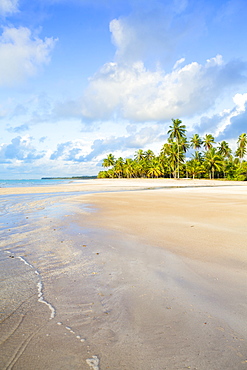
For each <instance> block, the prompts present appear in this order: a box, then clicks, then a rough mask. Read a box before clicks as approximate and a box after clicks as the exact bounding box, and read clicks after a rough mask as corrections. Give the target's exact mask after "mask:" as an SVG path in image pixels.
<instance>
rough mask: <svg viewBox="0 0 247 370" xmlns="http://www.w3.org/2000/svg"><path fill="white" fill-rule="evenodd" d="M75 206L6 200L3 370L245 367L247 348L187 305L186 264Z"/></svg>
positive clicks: (38, 198)
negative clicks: (98, 224)
mask: <svg viewBox="0 0 247 370" xmlns="http://www.w3.org/2000/svg"><path fill="white" fill-rule="evenodd" d="M75 199H76V198H75V196H74V195H68V194H66V195H64V194H63V195H61V194H56V195H54V194H49V195H35V196H34V195H25V196H8V197H2V200H3V202H2V206H1V214H2V216H1V242H0V264H1V269H0V293H1V298H2V299H1V303H0V320H1V323H0V329H1V330H0V346H1V347H0V348H1V354H0V363H1V368H2V369H29V368H35V369H37V370H39V369H40V370H41V369H44V368H47V369H55V370H56V369H89V370H90V369H94V370H97V369H101V370H105V369H112V370H113V369H114V370H118V369H119V370H120V369H121V370H122V369H126V370H132V369H133V370H138V369H140V370H150V369H157V370H158V369H162V370H163V369H169V370H173V369H184V368H191V369H196V368H198V369H201V370H206V369H207V370H208V369H223V368H224V369H232V368H235V369H245V368H246V362H245V357H244V356H245V353H246V348H247V347H246V342H245V341H244V340H243V338H242V337H241V336H240V333H236V332H234V330H232V328H230V327H229V326H228V325H227V324H226V322H225V321H224V320H221V319H220V318H219V317H218V316H217V315H215V316H213V315H211V312H210V311H209V309H210V305H209V306H208V307H207V308H206V309H205V310H203V305H201V301H200V302H199V301H198V300H197V299H196V298H195V299H194V301H193V300H192V296H193V294H194V293H195V291H193V289H191V288H189V284H191V282H190V277H191V276H192V275H190V271H188V270H189V269H188V268H187V267H186V263H184V262H183V260H181V259H179V258H177V257H176V256H174V255H172V254H169V253H167V252H166V251H165V250H163V249H158V248H155V247H150V246H147V245H140V244H139V242H138V240H137V239H135V238H133V237H130V236H127V235H125V236H123V235H121V234H113V233H111V232H109V231H106V230H101V229H99V228H98V229H96V228H92V227H90V226H89V225H88V224H87V220H86V214H87V213H88V212H91V211H94V210H93V209H92V208H91V206H90V204H82V203H80V202H78V201H76V200H75ZM78 215H79V216H78ZM191 281H192V279H191ZM202 286H203V284H201V285H200V282H198V286H197V287H196V291H197V292H198V291H199V289H200V287H202ZM186 290H188V292H186ZM205 296H206V295H205Z"/></svg>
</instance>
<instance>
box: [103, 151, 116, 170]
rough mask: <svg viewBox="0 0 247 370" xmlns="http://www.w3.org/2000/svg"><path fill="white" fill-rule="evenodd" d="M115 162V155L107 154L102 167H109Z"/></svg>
mask: <svg viewBox="0 0 247 370" xmlns="http://www.w3.org/2000/svg"><path fill="white" fill-rule="evenodd" d="M114 164H115V157H114V155H113V154H111V153H110V154H108V156H107V158H105V159H103V163H102V166H103V167H111V166H114Z"/></svg>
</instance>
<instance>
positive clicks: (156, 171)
mask: <svg viewBox="0 0 247 370" xmlns="http://www.w3.org/2000/svg"><path fill="white" fill-rule="evenodd" d="M162 173H163V171H162V166H161V163H160V162H159V160H158V158H154V159H153V160H152V161H151V162H150V164H149V166H148V171H147V175H148V177H159V176H161V175H162Z"/></svg>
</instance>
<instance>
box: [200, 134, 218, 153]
mask: <svg viewBox="0 0 247 370" xmlns="http://www.w3.org/2000/svg"><path fill="white" fill-rule="evenodd" d="M202 143H203V146H204V148H205V149H206V150H209V149H211V148H213V144H215V141H214V137H213V135H211V134H206V135H205V137H204V138H203V140H202Z"/></svg>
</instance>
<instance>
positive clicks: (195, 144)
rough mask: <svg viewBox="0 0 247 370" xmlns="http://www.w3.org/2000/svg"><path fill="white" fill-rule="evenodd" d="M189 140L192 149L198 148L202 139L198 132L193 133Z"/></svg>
mask: <svg viewBox="0 0 247 370" xmlns="http://www.w3.org/2000/svg"><path fill="white" fill-rule="evenodd" d="M190 142H191V147H192V148H193V149H200V148H201V146H202V139H201V138H200V136H199V135H198V134H194V135H193V136H192V138H191V139H190Z"/></svg>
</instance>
